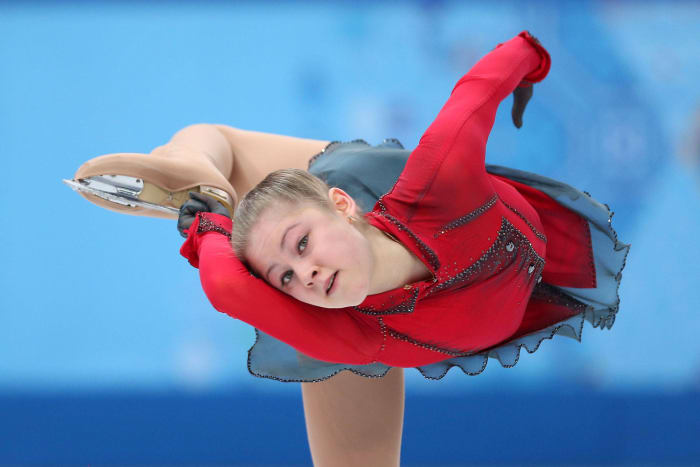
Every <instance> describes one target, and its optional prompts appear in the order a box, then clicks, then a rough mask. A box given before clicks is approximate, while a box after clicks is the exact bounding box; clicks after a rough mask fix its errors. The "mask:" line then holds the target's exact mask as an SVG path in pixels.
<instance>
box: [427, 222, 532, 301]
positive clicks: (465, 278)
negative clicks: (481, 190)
mask: <svg viewBox="0 0 700 467" xmlns="http://www.w3.org/2000/svg"><path fill="white" fill-rule="evenodd" d="M518 259H520V264H519V265H518V268H523V267H525V265H526V264H527V265H529V266H531V267H532V271H534V270H535V268H537V269H538V270H542V269H543V268H544V259H543V258H542V257H541V256H539V255H538V254H537V252H536V251H535V249H534V248H533V247H532V244H530V242H529V241H528V239H527V237H525V236H524V235H523V234H522V233H520V232H519V231H518V229H516V228H515V227H514V226H513V224H511V223H510V222H508V219H506V218H505V217H503V218H501V227H500V229H499V230H498V235H497V236H496V240H495V241H494V242H493V244H492V245H491V246H490V247H489V248H488V249H487V250H486V251H484V252H483V253H482V255H481V256H480V257H479V259H477V260H476V261H475V262H474V263H473V264H471V265H470V266H469V267H467V268H465V269H462V270H461V271H459V272H457V271H455V270H454V269H453V271H451V272H450V271H449V270H447V271H445V270H443V271H439V273H438V283H437V284H436V285H435V286H433V287H432V288H431V289H430V290H429V291H428V294H433V293H436V292H439V291H441V290H445V289H449V288H453V287H466V286H468V285H469V284H472V283H474V282H477V281H481V280H485V279H488V278H489V277H491V276H493V275H495V274H498V273H499V272H501V271H502V270H503V269H505V268H507V267H508V266H509V265H511V264H513V262H515V261H516V260H518ZM532 271H530V270H529V269H528V272H529V273H532Z"/></svg>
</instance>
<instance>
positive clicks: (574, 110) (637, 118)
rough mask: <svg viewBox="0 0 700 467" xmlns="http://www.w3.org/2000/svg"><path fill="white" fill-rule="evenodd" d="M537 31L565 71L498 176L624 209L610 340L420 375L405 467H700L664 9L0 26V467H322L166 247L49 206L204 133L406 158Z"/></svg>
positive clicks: (682, 28)
mask: <svg viewBox="0 0 700 467" xmlns="http://www.w3.org/2000/svg"><path fill="white" fill-rule="evenodd" d="M523 29H528V30H530V31H531V32H532V33H533V34H535V35H536V36H537V37H538V38H539V39H540V40H541V42H542V43H543V44H544V45H545V46H546V47H547V49H548V50H549V52H550V54H551V56H552V70H551V73H550V75H549V77H548V78H547V79H546V80H545V81H544V82H542V83H540V84H538V85H536V86H535V95H534V97H533V99H532V101H531V102H530V104H529V106H528V109H527V111H526V114H525V117H524V126H523V128H522V129H521V130H520V131H516V130H515V129H514V128H513V127H512V124H511V123H510V107H509V104H510V101H507V102H506V104H504V105H503V106H502V109H501V110H500V111H499V114H498V117H497V120H496V125H495V127H494V130H493V133H492V135H491V138H490V140H489V145H488V155H487V160H488V162H490V163H495V164H501V165H507V166H511V167H517V168H521V169H524V170H528V171H532V172H537V173H541V174H543V175H547V176H550V177H553V178H557V179H561V180H563V181H565V182H567V183H570V184H571V185H574V186H576V187H578V188H580V189H582V190H586V191H588V192H590V193H591V194H592V195H593V196H594V197H595V198H596V199H598V200H600V201H601V202H606V203H608V204H609V205H610V206H611V208H612V209H613V210H614V211H615V212H616V214H615V217H614V218H613V226H614V227H615V228H616V230H617V231H618V234H619V236H620V238H621V240H622V241H624V242H626V243H631V244H632V249H631V252H630V255H629V257H628V261H627V267H626V269H625V271H624V279H623V281H622V286H621V288H620V296H621V307H620V313H619V315H618V318H617V321H616V323H615V326H614V328H613V329H612V330H611V331H600V330H598V329H592V328H590V327H589V326H588V325H587V327H586V328H585V329H584V333H583V343H582V344H579V343H577V342H575V341H570V340H568V339H563V338H558V339H555V340H554V341H545V342H544V343H543V345H542V347H541V349H540V350H539V351H538V352H537V353H536V354H534V355H528V354H525V355H523V356H522V358H521V360H520V362H519V363H518V365H517V366H516V367H515V368H513V369H503V368H501V367H500V366H499V365H498V364H497V362H491V363H490V364H489V367H488V368H487V369H486V371H485V372H484V373H483V374H482V375H480V376H477V377H468V376H466V375H464V374H462V373H461V372H460V371H458V370H453V371H452V372H451V373H450V374H448V376H447V377H445V378H444V379H443V380H441V381H439V382H434V381H426V380H424V379H423V378H422V377H421V376H420V374H419V373H418V372H417V371H415V370H407V371H406V377H407V378H406V379H407V405H406V425H405V429H404V444H403V455H402V463H403V464H406V465H433V464H436V465H448V464H456V465H459V464H467V463H482V464H484V463H492V462H498V463H501V464H514V465H522V464H557V465H562V464H563V465H569V464H588V465H591V464H638V463H646V464H679V463H685V464H688V465H692V464H694V463H700V447H699V446H698V444H697V439H698V436H700V424H699V422H698V418H699V417H700V397H698V395H699V392H700V339H698V330H699V329H700V315H699V314H698V310H700V287H698V283H699V279H700V272H699V271H700V269H699V268H698V263H699V262H700V241H698V238H697V237H698V228H699V227H700V86H698V85H697V76H698V75H699V74H700V61H698V59H697V57H698V54H699V52H700V45H698V44H700V40H699V39H700V3H698V2H660V1H646V2H641V3H640V2H631V1H629V2H625V1H617V2H527V3H526V2H498V3H493V4H492V2H484V3H480V4H479V3H474V4H472V3H464V2H427V1H426V2H405V3H398V2H360V3H359V4H352V3H350V2H337V3H326V2H290V3H285V2H271V3H256V2H250V3H235V4H231V3H227V2H196V3H194V2H193V3H185V2H168V1H160V2H155V3H143V4H142V3H139V2H125V3H119V2H107V3H96V2H60V3H51V2H18V3H11V2H3V3H0V31H2V39H1V40H0V70H1V73H0V157H1V161H2V166H1V168H2V174H3V177H2V181H3V182H2V183H0V202H1V203H2V204H1V206H2V208H3V209H2V212H4V213H5V215H6V216H7V220H6V224H5V227H4V228H3V229H0V245H2V254H1V255H0V258H1V260H0V261H1V262H2V266H3V267H2V268H0V287H1V290H2V293H1V294H0V463H30V462H34V463H197V464H200V463H209V464H214V463H226V464H248V465H251V464H257V463H261V464H265V463H267V464H270V463H277V464H308V463H310V457H309V453H308V447H307V446H306V438H305V432H304V425H303V412H302V406H301V397H300V390H299V385H298V384H293V383H292V384H283V383H279V382H275V381H270V380H262V379H257V378H254V377H252V376H250V375H249V374H248V373H247V370H246V351H247V349H248V348H249V347H250V346H251V345H252V343H253V340H254V333H253V331H252V329H250V328H249V327H248V326H247V325H245V324H242V323H239V322H236V321H234V320H232V319H230V318H228V317H226V316H225V315H222V314H220V313H217V312H216V311H215V310H213V309H212V308H211V306H210V305H209V303H208V301H207V300H206V297H204V295H203V293H202V291H201V288H200V286H199V280H198V276H197V273H196V271H195V270H194V269H192V268H190V267H189V266H188V265H187V263H186V261H185V260H184V259H183V258H181V257H180V256H179V255H178V249H179V246H180V242H181V238H180V237H179V235H178V234H177V232H176V230H175V225H174V222H172V221H166V220H159V219H149V218H140V217H131V216H123V215H118V214H116V213H113V212H111V211H107V210H103V209H100V208H98V207H96V206H94V205H92V204H90V203H87V202H86V201H85V200H83V199H82V198H80V197H78V196H77V195H76V194H75V193H73V192H72V191H71V190H69V189H68V188H67V187H66V186H64V185H63V184H62V183H61V181H60V180H61V178H71V177H72V175H73V173H74V172H75V170H76V169H77V168H78V167H79V166H80V164H82V163H83V162H84V161H86V160H88V159H90V158H92V157H95V156H97V155H101V154H106V153H113V152H143V153H147V152H150V150H151V149H153V148H154V147H155V146H158V145H160V144H163V143H165V142H166V141H167V140H168V139H169V137H170V136H171V135H172V134H174V133H175V132H176V131H177V130H178V129H180V128H182V127H184V126H186V125H188V124H192V123H199V122H206V123H225V124H229V125H231V126H235V127H239V128H244V129H250V130H258V131H265V132H271V133H281V134H290V135H294V136H301V137H308V138H315V139H322V140H350V139H354V138H364V139H366V140H367V141H369V142H370V143H378V142H380V141H381V140H382V139H384V138H386V137H396V138H398V139H400V140H401V141H402V142H403V143H404V145H405V146H406V147H407V148H412V147H414V146H415V145H416V143H417V141H418V139H419V137H420V135H421V134H422V132H423V131H424V130H425V128H427V126H428V125H429V124H430V122H431V121H432V119H433V118H434V116H435V115H436V113H437V111H438V110H439V108H440V107H441V105H442V104H443V103H444V101H445V99H446V98H447V96H448V94H449V92H450V90H451V89H452V86H453V85H454V83H455V82H456V80H457V79H458V78H459V77H460V76H461V75H462V74H463V73H464V72H465V71H466V70H468V68H469V67H470V66H471V65H472V64H473V63H474V62H475V61H476V60H477V59H478V58H479V57H480V56H482V55H483V54H485V53H486V52H488V51H489V50H490V49H492V48H493V47H494V46H495V45H496V44H497V43H499V42H502V41H504V40H507V39H509V38H510V37H512V36H513V35H515V34H517V33H518V32H519V31H521V30H523Z"/></svg>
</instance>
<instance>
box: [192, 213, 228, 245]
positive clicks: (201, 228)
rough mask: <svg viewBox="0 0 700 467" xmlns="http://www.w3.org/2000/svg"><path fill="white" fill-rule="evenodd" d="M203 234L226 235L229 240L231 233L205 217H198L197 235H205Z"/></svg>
mask: <svg viewBox="0 0 700 467" xmlns="http://www.w3.org/2000/svg"><path fill="white" fill-rule="evenodd" d="M205 232H218V233H220V234H222V235H226V236H227V237H228V238H229V239H231V232H229V231H228V230H226V229H224V228H223V227H221V226H220V225H218V224H217V223H215V222H214V221H212V220H211V219H209V218H208V217H207V216H203V215H201V214H200V215H199V225H198V226H197V233H198V234H201V233H205Z"/></svg>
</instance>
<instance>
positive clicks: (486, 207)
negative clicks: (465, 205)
mask: <svg viewBox="0 0 700 467" xmlns="http://www.w3.org/2000/svg"><path fill="white" fill-rule="evenodd" d="M497 199H498V195H493V197H492V198H491V199H490V200H488V201H487V202H486V203H484V204H482V205H481V206H479V207H478V208H476V209H474V210H473V211H472V212H470V213H469V214H466V215H464V216H462V217H460V218H458V219H456V220H454V221H452V222H450V223H449V224H446V225H443V226H442V227H440V229H439V230H438V233H436V234H435V235H434V238H438V237H439V236H440V235H442V234H444V233H445V232H447V231H449V230H452V229H456V228H457V227H461V226H463V225H465V224H468V223H469V222H471V221H473V220H474V219H476V218H477V217H479V216H480V215H482V214H483V213H485V212H486V211H488V210H489V209H491V207H492V206H493V205H494V204H496V200H497Z"/></svg>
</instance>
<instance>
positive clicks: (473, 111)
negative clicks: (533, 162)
mask: <svg viewBox="0 0 700 467" xmlns="http://www.w3.org/2000/svg"><path fill="white" fill-rule="evenodd" d="M549 68H550V58H549V54H548V53H547V51H546V50H545V49H544V48H543V47H542V46H541V45H539V43H538V42H536V41H535V40H534V39H533V38H532V37H531V36H530V35H529V34H528V33H527V32H525V31H524V32H521V33H520V34H519V35H517V36H516V37H514V38H513V39H511V40H509V41H507V42H505V43H503V44H501V45H499V46H498V47H497V48H496V49H495V50H493V51H491V52H490V53H489V54H487V55H486V56H485V57H483V58H482V59H481V60H479V62H478V63H477V64H476V65H474V67H473V68H472V69H471V70H469V72H468V73H466V74H465V75H464V76H463V77H462V78H461V79H460V80H459V81H458V82H457V84H456V85H455V87H454V89H453V91H452V94H451V95H450V97H449V99H448V100H447V102H446V103H445V105H444V106H443V107H442V109H441V110H440V112H439V114H438V116H437V117H436V118H435V120H434V122H433V123H432V124H431V125H430V127H428V129H427V130H426V132H425V133H424V134H423V136H422V137H421V139H420V142H419V144H418V147H417V148H416V149H415V150H414V151H413V152H412V153H411V156H410V158H409V159H408V163H407V164H406V168H405V169H404V171H403V172H402V174H401V176H400V177H399V179H398V181H397V182H396V184H395V185H394V188H393V189H392V190H391V191H390V192H389V193H388V194H387V195H386V196H385V197H383V199H382V201H383V202H384V204H385V205H386V206H387V208H389V209H390V210H392V211H396V212H401V213H403V217H402V220H403V221H404V222H412V223H413V224H414V225H415V226H418V227H419V226H420V225H421V224H426V225H434V224H435V223H438V224H440V223H442V224H446V223H448V222H450V221H451V220H454V219H455V218H456V217H459V216H461V215H464V214H465V213H467V212H470V211H471V210H473V209H476V208H478V207H479V206H481V205H483V204H484V203H485V202H487V201H488V199H489V198H490V197H492V196H493V194H494V188H493V186H492V185H491V181H490V179H489V178H488V177H487V175H486V169H485V165H484V161H485V154H486V141H487V139H488V135H489V133H490V132H491V128H492V127H493V122H494V119H495V117H496V110H497V109H498V105H499V104H500V102H501V101H502V100H503V99H505V98H506V97H507V96H508V95H509V94H510V93H511V92H513V90H514V89H515V88H516V87H517V86H518V85H519V84H520V83H521V82H522V81H523V80H527V81H529V82H537V81H541V80H542V79H544V77H545V76H546V75H547V73H548V71H549ZM448 200H459V203H451V202H448Z"/></svg>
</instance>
